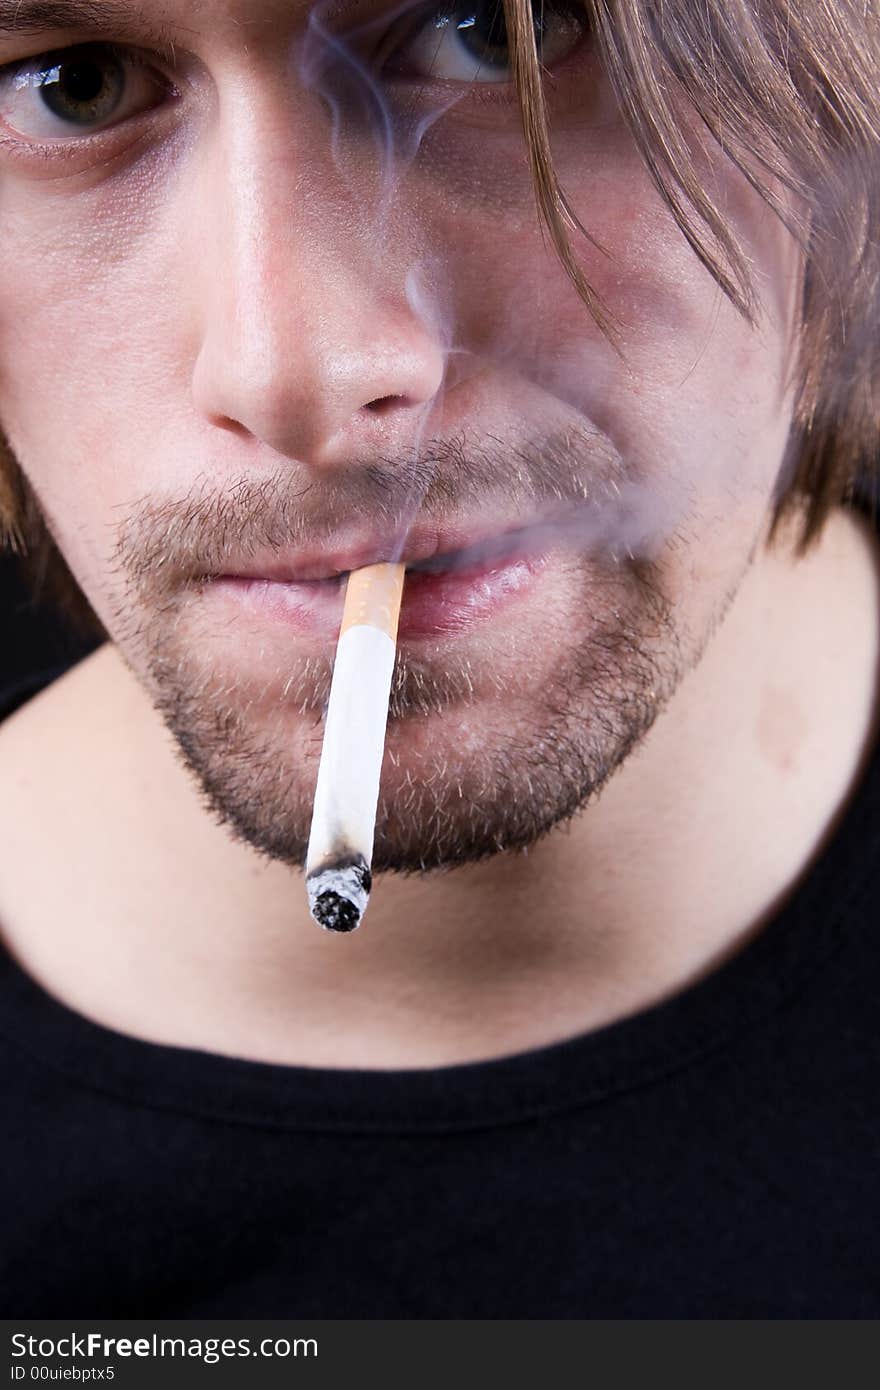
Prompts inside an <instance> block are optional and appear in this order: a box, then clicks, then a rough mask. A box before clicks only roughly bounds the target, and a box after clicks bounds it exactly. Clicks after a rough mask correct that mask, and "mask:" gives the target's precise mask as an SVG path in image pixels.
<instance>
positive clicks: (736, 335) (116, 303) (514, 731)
mask: <svg viewBox="0 0 880 1390" xmlns="http://www.w3.org/2000/svg"><path fill="white" fill-rule="evenodd" d="M27 8H28V0H24V4H23V5H22V4H21V0H14V3H10V0H0V15H2V17H3V20H4V23H5V27H3V28H2V29H0V57H2V61H3V62H9V63H13V64H14V66H13V67H11V68H7V69H6V70H5V73H4V75H3V76H2V78H0V237H2V246H3V261H2V271H0V420H2V423H3V428H4V430H5V431H6V433H7V436H8V438H9V441H10V444H11V446H12V448H13V451H14V452H15V454H16V455H17V457H18V459H19V461H20V463H21V465H22V467H23V469H24V471H25V473H26V475H27V477H28V479H29V480H30V483H31V484H32V486H33V488H34V489H35V491H36V494H37V496H38V498H39V500H40V502H41V504H42V506H43V508H44V510H45V512H46V515H47V517H48V519H49V522H50V525H51V528H52V530H53V533H54V535H55V537H56V539H57V541H58V543H59V545H60V546H61V549H62V551H63V553H64V554H65V556H66V558H67V561H68V563H69V565H70V567H71V569H72V570H73V573H74V574H75V576H76V578H77V580H78V581H79V583H80V584H81V586H82V588H83V589H84V591H85V593H86V594H87V596H88V597H89V599H90V600H91V602H92V604H93V606H94V608H95V609H96V611H97V613H98V614H99V616H100V617H101V619H102V621H103V622H104V624H105V626H106V627H107V629H108V631H109V632H110V634H111V636H112V638H113V639H114V640H115V641H116V642H117V644H118V646H119V648H120V650H121V652H122V654H123V655H124V657H125V658H126V660H127V661H128V662H129V664H130V665H131V667H132V668H133V670H134V671H135V673H136V674H137V675H138V676H139V677H140V679H141V680H142V681H143V682H144V684H145V686H146V688H147V689H148V691H149V692H150V694H151V696H152V698H153V699H154V701H155V703H156V705H157V707H158V708H159V709H160V711H161V712H162V714H163V716H164V717H165V719H166V720H167V722H168V724H169V726H170V728H171V729H172V730H173V732H174V734H175V736H176V738H177V740H178V743H179V745H180V748H181V751H182V752H183V754H184V755H185V757H186V759H187V761H188V763H189V764H190V766H191V767H192V768H193V769H194V770H195V772H196V773H197V775H198V776H199V778H200V780H201V782H202V784H203V786H204V788H205V790H206V792H207V794H208V797H209V798H210V801H211V803H212V804H213V807H214V809H215V811H216V812H217V813H218V814H219V815H220V816H221V817H223V818H224V819H225V820H226V821H227V822H228V823H229V824H230V825H231V827H232V828H233V830H234V831H235V833H237V834H238V835H240V836H241V837H243V838H245V839H246V840H248V841H249V842H250V843H251V844H253V845H255V846H256V847H258V848H261V849H263V850H265V851H267V852H268V853H270V854H271V855H273V856H276V857H280V858H282V859H285V860H288V861H290V862H298V861H300V860H301V858H302V855H303V852H304V848H305V841H306V839H307V835H308V827H309V816H310V805H311V795H312V792H313V789H314V783H315V777H316V772H317V757H318V753H319V751H320V741H321V710H322V705H323V702H324V699H325V697H326V692H327V687H328V678H329V672H330V669H331V667H332V657H333V647H334V638H335V632H336V628H337V626H338V621H339V615H340V612H341V603H342V587H343V586H342V583H341V581H340V580H339V579H338V578H335V577H334V575H336V574H338V572H339V571H345V570H348V569H351V568H353V567H356V566H358V565H360V564H363V563H367V562H369V561H370V560H374V559H380V558H390V557H392V556H402V558H404V559H405V560H407V561H408V563H409V564H410V566H411V570H412V572H411V574H410V575H409V577H408V579H407V584H406V588H405V596H404V607H403V616H402V628H401V644H400V650H399V666H398V671H397V681H396V686H395V692H394V696H393V700H392V708H391V720H390V725H389V736H388V745H387V754H386V761H385V767H384V771H383V795H382V801H381V803H380V811H379V822H378V830H377V852H376V861H375V862H376V865H377V867H380V868H382V867H394V866H400V867H417V866H419V865H420V864H425V865H432V864H436V863H440V862H456V861H458V860H463V859H467V858H470V857H474V856H477V855H481V854H484V853H488V852H491V851H492V850H493V849H495V848H497V847H499V846H501V845H515V844H523V843H528V842H529V841H530V840H531V839H533V838H534V837H536V836H537V835H539V834H541V833H542V832H543V831H544V830H546V829H548V828H549V827H550V826H551V825H553V824H554V823H556V822H557V821H559V820H560V819H562V818H564V817H566V816H568V815H570V814H571V813H572V812H573V811H574V810H575V809H576V808H577V807H578V806H580V805H582V804H583V803H584V801H585V800H586V799H587V798H588V797H589V795H590V793H591V792H593V791H595V790H596V789H597V788H598V787H600V786H601V785H602V783H603V782H604V780H605V779H606V778H607V777H608V776H609V775H610V774H611V773H612V772H613V771H614V770H615V768H616V767H618V766H619V765H620V764H621V763H622V761H623V760H624V759H625V758H626V756H627V754H628V753H629V751H630V750H631V749H632V747H633V746H635V744H636V743H637V742H638V741H639V740H640V738H641V737H642V736H643V735H644V733H645V732H646V731H647V729H648V728H649V727H650V725H651V723H652V721H653V719H654V718H655V717H656V714H657V713H658V711H659V710H660V709H661V708H662V706H663V704H664V702H665V701H667V700H668V699H669V697H670V696H671V694H672V693H673V692H674V690H675V688H676V687H677V684H678V682H679V680H680V679H681V676H682V674H683V673H684V672H685V671H686V670H687V669H688V668H689V667H690V666H692V665H693V664H694V662H695V661H697V660H698V659H699V657H700V654H701V652H702V650H703V647H704V645H705V642H706V641H707V639H708V637H709V635H710V634H711V631H712V630H713V627H714V625H715V624H716V622H717V620H718V619H719V617H720V616H721V614H722V613H723V611H724V609H725V607H726V606H727V604H728V602H729V601H730V598H731V597H732V595H733V594H734V592H735V591H736V588H737V586H738V584H739V582H740V580H741V578H742V576H743V574H744V572H745V570H746V569H747V567H748V565H749V563H750V561H751V559H752V557H753V555H754V553H755V550H756V547H757V545H758V543H759V539H760V537H761V536H762V535H763V532H764V528H765V525H766V520H767V515H768V508H769V504H770V500H771V498H772V495H773V490H774V486H775V483H776V479H777V475H778V472H779V468H780V463H781V458H782V453H783V449H784V445H785V440H786V436H787V433H788V427H789V421H790V402H789V399H788V396H787V393H786V390H785V379H786V373H787V371H788V370H789V368H790V365H791V364H790V360H789V347H790V318H791V306H792V304H793V303H794V301H795V299H796V295H797V284H796V280H797V259H796V256H795V254H794V251H793V248H792V246H791V244H790V242H789V241H788V239H787V237H786V236H785V235H784V234H783V232H782V231H781V230H780V228H779V225H778V224H777V223H776V222H775V221H774V220H773V219H772V217H771V216H770V214H769V213H768V212H767V211H766V209H765V208H764V206H763V205H762V204H761V202H760V201H759V200H758V198H757V197H756V195H754V194H753V193H752V192H751V191H750V190H749V189H748V187H747V185H746V183H745V181H744V179H742V177H741V176H739V175H738V174H736V173H735V171H734V170H733V169H732V168H731V167H730V166H729V165H728V164H727V163H725V161H724V160H723V159H722V157H721V156H720V154H718V153H717V152H716V153H715V154H712V153H711V152H710V153H705V152H704V154H703V155H702V156H701V158H702V161H703V174H704V177H705V180H706V182H707V184H708V185H709V188H710V192H711V194H712V196H713V197H714V198H715V199H716V201H717V202H718V204H719V205H720V206H721V208H722V209H723V211H724V214H725V216H726V218H727V219H728V221H729V223H730V224H731V226H732V227H733V229H734V231H735V233H736V234H737V235H738V236H739V238H740V239H741V241H742V243H743V246H744V249H745V252H746V254H747V256H748V257H749V258H750V260H751V262H752V264H753V267H754V271H755V277H756V286H757V289H758V292H759V296H760V298H761V302H762V317H761V322H760V324H759V326H758V327H757V328H750V327H749V326H748V325H747V324H746V323H745V322H744V321H743V319H742V318H741V317H740V316H739V315H738V314H737V313H736V312H735V310H734V309H733V308H732V307H731V306H730V304H729V303H728V302H727V301H726V300H725V299H724V298H723V297H722V296H721V294H720V292H719V290H718V288H717V286H716V284H715V283H714V281H713V280H712V279H711V277H710V276H709V274H708V273H707V272H706V271H705V270H704V269H703V268H702V267H701V266H700V265H699V263H698V261H697V259H696V257H695V256H694V254H693V252H692V251H691V250H690V249H689V247H688V246H687V244H686V242H685V240H684V238H683V236H682V234H681V232H680V231H679V230H678V229H677V227H676V226H675V224H674V222H673V219H672V217H671V215H670V213H669V212H668V210H667V209H666V208H665V206H664V205H663V203H662V201H661V200H660V198H659V196H658V195H657V193H656V192H655V191H654V189H653V186H652V185H651V183H650V181H649V178H648V176H647V174H646V173H645V171H644V169H643V167H642V165H641V163H640V160H639V158H638V156H637V153H636V151H635V148H634V146H633V143H632V141H631V139H630V138H629V136H628V134H627V133H626V130H625V127H624V124H623V121H622V118H621V116H620V114H619V112H618V111H617V110H616V108H615V104H614V102H613V100H612V97H611V94H610V91H609V88H608V84H607V82H606V80H605V79H604V77H603V74H602V71H601V68H600V65H599V62H598V58H597V55H596V53H595V50H594V48H593V45H592V43H591V40H590V36H589V34H588V33H586V32H585V31H584V29H583V27H582V26H581V24H580V21H578V20H577V19H575V18H574V17H573V13H572V12H570V11H569V10H568V9H566V8H564V7H563V8H561V9H559V10H558V11H552V10H550V9H549V8H545V11H544V14H545V27H544V32H543V35H542V39H541V41H542V43H543V45H544V50H543V57H544V61H545V66H546V67H547V68H548V70H549V72H550V74H551V76H550V78H549V79H548V82H549V105H550V116H551V124H552V131H553V150H554V156H555V159H556V164H557V168H558V172H559V175H560V180H561V183H562V186H563V187H564V189H565V191H566V193H567V195H568V197H569V200H570V203H571V204H572V206H573V208H574V210H575V212H576V214H577V215H578V217H579V218H580V219H581V221H582V222H583V224H584V225H585V226H586V228H587V229H588V231H589V233H590V237H591V240H587V239H586V238H584V237H582V236H580V235H579V234H578V233H576V232H575V233H572V236H573V246H574V249H575V252H576V254H577V256H578V258H579V261H580V263H581V265H582V267H583V270H584V272H585V275H586V277H587V279H588V281H589V282H590V283H591V284H592V286H593V288H594V289H595V290H596V291H597V292H598V294H599V296H600V297H601V299H602V301H603V304H604V306H605V310H606V312H607V314H608V316H609V318H610V320H611V322H612V325H613V328H614V334H615V341H614V342H611V341H610V340H609V338H608V337H607V336H605V335H603V333H602V332H601V331H600V330H599V329H598V328H597V327H596V325H595V323H594V322H593V320H592V319H591V318H590V316H589V314H588V313H587V311H586V309H585V308H584V305H583V303H582V302H581V301H580V300H579V298H578V296H577V294H576V292H575V290H574V289H573V287H572V285H571V282H570V281H569V280H568V279H567V278H566V276H565V274H564V273H563V271H562V269H561V268H560V265H559V263H558V262H557V260H556V259H555V257H554V254H553V253H552V251H551V250H550V249H548V247H547V245H546V238H545V236H544V235H543V234H542V230H541V227H540V225H539V222H538V218H537V214H536V212H535V203H534V193H533V190H532V186H531V183H530V180H529V176H528V169H527V164H526V161H525V157H524V145H523V140H522V135H521V132H520V125H519V115H518V109H517V106H516V102H515V99H514V96H513V90H512V87H511V85H510V83H509V80H508V79H509V70H508V69H507V68H506V65H505V52H504V33H503V28H499V22H498V20H497V19H495V18H493V14H492V10H491V8H486V7H481V6H480V5H473V4H471V5H469V6H468V5H462V6H460V7H459V8H458V9H452V8H447V9H444V8H443V5H442V4H440V5H438V7H437V8H436V9H435V10H434V11H431V10H430V8H421V7H419V8H416V7H410V8H409V9H407V8H405V7H401V5H399V4H386V3H384V0H351V3H350V4H349V3H348V0H341V3H340V4H334V5H332V6H330V5H329V4H327V5H324V6H323V8H321V7H319V8H318V9H316V10H313V11H312V12H311V13H310V11H309V9H308V7H307V6H306V5H300V4H299V3H298V0H293V2H292V3H285V4H283V5H282V4H276V3H272V0H260V3H259V4H257V5H254V4H252V3H245V0H204V3H201V4H199V5H197V6H195V7H194V6H193V5H192V4H186V5H184V4H183V3H182V0H168V3H167V4H162V5H160V4H159V3H158V2H157V3H153V0H142V3H139V4H137V5H135V4H134V3H132V0H122V3H121V4H120V3H119V0H116V4H115V7H114V10H113V13H112V14H111V13H110V12H109V11H108V12H107V13H106V16H104V15H103V11H102V0H93V3H92V4H91V5H90V6H89V11H90V13H91V15H92V19H91V21H90V25H91V27H89V28H86V27H84V24H83V23H82V22H80V21H78V20H76V18H75V17H74V16H73V15H72V16H71V24H70V26H69V27H67V28H64V29H47V28H45V27H41V26H40V24H39V23H38V22H37V21H35V23H34V25H33V26H32V25H30V23H29V21H28V19H27ZM95 26H97V27H95ZM158 30H162V31H167V39H168V40H169V42H168V43H167V44H166V41H165V39H164V38H163V37H162V35H161V34H160V33H158V32H156V31H158ZM86 44H87V45H89V46H88V47H80V48H78V49H77V51H74V52H70V51H67V50H70V49H71V48H72V47H74V48H75V47H76V46H78V45H86ZM47 54H48V55H51V56H47ZM697 126H698V123H697V121H696V119H695V118H692V128H691V129H689V130H687V131H686V132H685V134H686V135H687V136H688V138H693V140H694V142H695V143H694V147H695V148H698V146H697V144H696V140H697V136H696V134H695V132H696V130H697ZM433 552H439V555H440V559H439V561H437V562H435V563H434V564H427V565H426V564H425V562H426V561H427V560H428V559H429V558H430V557H431V555H432V553H433Z"/></svg>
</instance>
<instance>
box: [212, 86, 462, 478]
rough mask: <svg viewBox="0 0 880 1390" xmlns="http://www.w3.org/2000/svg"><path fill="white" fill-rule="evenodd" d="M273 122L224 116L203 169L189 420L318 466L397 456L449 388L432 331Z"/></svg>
mask: <svg viewBox="0 0 880 1390" xmlns="http://www.w3.org/2000/svg"><path fill="white" fill-rule="evenodd" d="M272 125H273V123H272V121H271V120H270V119H268V117H267V116H266V113H262V114H261V112H260V111H259V110H255V109H253V107H252V106H250V104H249V105H248V108H247V109H243V107H242V106H240V107H238V108H237V109H236V108H235V107H234V104H233V110H232V111H231V112H229V113H227V115H226V117H225V119H224V120H223V121H222V122H219V123H218V127H217V129H216V131H215V135H214V139H213V142H212V148H211V150H210V152H209V154H208V156H207V157H206V158H205V159H204V160H203V162H202V166H201V171H200V176H199V180H198V194H197V197H196V198H195V200H194V203H193V211H194V212H195V217H194V218H193V219H192V220H191V221H190V227H191V231H190V236H191V246H192V248H193V251H194V263H195V276H194V282H195V284H196V286H197V298H198V309H197V314H196V318H197V322H198V329H197V350H196V355H195V364H194V369H193V376H192V396H193V401H194V404H195V407H196V410H197V411H198V413H199V414H200V415H201V416H202V417H203V418H204V419H206V420H207V421H209V422H210V423H211V424H212V425H214V426H217V427H219V428H222V429H226V430H232V431H234V432H235V433H238V434H240V435H244V436H247V437H249V438H250V439H252V440H256V441H259V442H260V443H261V444H263V445H267V446H269V447H270V448H271V449H273V450H275V451H277V452H278V453H279V454H282V455H285V456H288V457H291V458H296V459H297V460H298V461H299V462H300V463H301V464H304V465H306V466H311V467H313V468H333V467H334V466H335V465H342V464H343V463H345V464H346V465H348V464H350V463H351V461H352V459H353V458H354V457H357V456H358V455H362V456H369V455H370V454H373V455H375V454H376V453H377V452H382V453H392V452H394V451H395V450H399V449H405V448H406V447H407V446H412V444H413V443H414V442H415V440H416V439H417V438H418V435H419V432H420V430H421V429H422V428H423V427H424V423H425V418H426V413H427V411H428V410H429V409H430V405H431V403H432V402H433V401H434V400H435V398H436V397H437V394H438V392H439V389H440V386H441V384H442V381H443V374H444V368H445V353H444V351H443V348H442V344H441V342H440V340H439V335H438V334H437V332H436V330H435V329H433V328H432V327H431V325H429V324H428V323H426V322H425V321H424V320H423V319H422V318H421V317H420V315H419V314H418V313H417V312H416V310H415V309H414V308H413V307H412V305H411V304H410V303H409V302H408V299H407V296H406V293H405V289H404V285H405V279H406V272H407V269H408V267H407V266H406V264H403V263H401V258H400V257H399V256H395V255H394V252H393V245H392V246H389V245H388V244H386V245H385V246H384V247H383V246H381V245H371V244H370V237H369V233H368V232H366V231H365V230H364V222H361V223H360V225H358V226H357V227H354V226H353V225H347V223H346V215H345V211H344V208H345V199H344V197H343V196H342V195H340V190H339V188H338V186H337V183H338V180H336V179H335V177H334V175H335V171H334V170H333V168H332V165H331V161H329V160H328V161H327V162H326V164H324V166H323V167H322V168H321V169H319V170H316V168H315V156H314V154H313V153H309V152H308V151H309V148H310V149H311V150H312V151H313V150H314V148H315V144H312V145H311V146H310V147H309V144H308V139H307V138H306V139H304V140H301V141H300V142H299V148H300V149H301V150H303V151H304V158H303V164H304V165H305V166H306V172H307V174H308V173H310V174H311V177H304V176H303V169H302V168H300V169H299V170H297V167H296V164H297V154H296V149H295V148H294V147H293V141H292V140H291V138H290V131H289V127H288V128H287V130H286V131H285V132H284V135H283V138H282V136H281V135H280V134H279V136H278V138H277V139H276V140H275V141H273V139H272V138H271V136H270V135H268V134H267V131H271V129H272ZM274 125H275V126H276V127H277V125H278V122H277V117H276V118H275V121H274ZM328 166H329V167H328ZM304 183H305V184H307V185H308V193H307V191H306V188H304ZM193 231H195V235H194V236H193Z"/></svg>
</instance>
